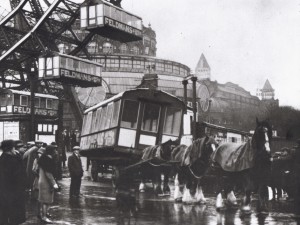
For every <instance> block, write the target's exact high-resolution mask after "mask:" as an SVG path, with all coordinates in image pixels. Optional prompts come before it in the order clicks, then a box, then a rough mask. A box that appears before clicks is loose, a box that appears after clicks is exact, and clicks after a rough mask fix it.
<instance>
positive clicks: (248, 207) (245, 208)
mask: <svg viewBox="0 0 300 225" xmlns="http://www.w3.org/2000/svg"><path fill="white" fill-rule="evenodd" d="M242 212H243V213H244V214H250V213H251V207H250V206H249V205H246V206H243V207H242Z"/></svg>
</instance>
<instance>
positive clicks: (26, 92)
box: [7, 89, 58, 99]
mask: <svg viewBox="0 0 300 225" xmlns="http://www.w3.org/2000/svg"><path fill="white" fill-rule="evenodd" d="M7 90H9V91H11V92H12V93H14V94H20V95H30V92H29V91H18V90H14V89H7ZM34 96H35V97H42V98H52V99H58V97H56V96H54V95H48V94H41V93H34Z"/></svg>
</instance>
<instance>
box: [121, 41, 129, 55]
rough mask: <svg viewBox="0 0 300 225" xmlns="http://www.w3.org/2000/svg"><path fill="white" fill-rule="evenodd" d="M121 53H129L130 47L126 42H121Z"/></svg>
mask: <svg viewBox="0 0 300 225" xmlns="http://www.w3.org/2000/svg"><path fill="white" fill-rule="evenodd" d="M120 53H121V54H127V53H128V47H127V45H126V44H124V43H123V44H121V45H120Z"/></svg>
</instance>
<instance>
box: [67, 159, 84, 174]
mask: <svg viewBox="0 0 300 225" xmlns="http://www.w3.org/2000/svg"><path fill="white" fill-rule="evenodd" d="M68 168H69V172H70V176H71V177H75V176H79V177H82V176H83V169H82V163H81V159H80V157H77V156H76V155H75V153H73V154H72V155H70V156H69V158H68Z"/></svg>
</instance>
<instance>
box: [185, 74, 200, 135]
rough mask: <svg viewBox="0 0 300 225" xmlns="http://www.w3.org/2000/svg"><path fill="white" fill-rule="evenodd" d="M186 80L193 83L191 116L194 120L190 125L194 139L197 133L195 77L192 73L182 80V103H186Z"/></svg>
mask: <svg viewBox="0 0 300 225" xmlns="http://www.w3.org/2000/svg"><path fill="white" fill-rule="evenodd" d="M188 80H191V81H192V85H193V100H192V103H193V117H194V120H193V122H192V127H193V139H194V140H195V139H196V135H197V132H196V127H197V126H196V121H197V102H196V97H197V96H196V81H197V77H196V76H194V75H189V76H187V77H186V78H185V79H184V80H183V81H182V84H183V89H184V91H183V93H184V94H183V95H184V100H183V101H184V104H185V105H187V84H188Z"/></svg>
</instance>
